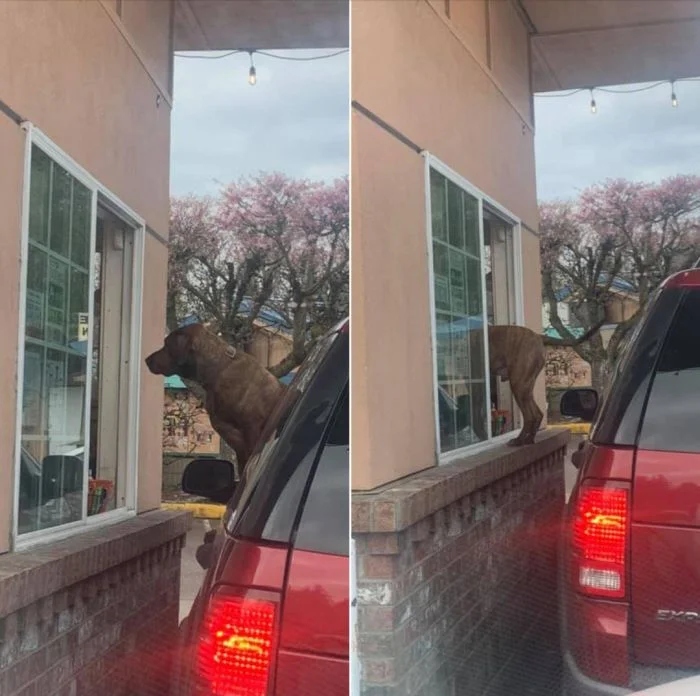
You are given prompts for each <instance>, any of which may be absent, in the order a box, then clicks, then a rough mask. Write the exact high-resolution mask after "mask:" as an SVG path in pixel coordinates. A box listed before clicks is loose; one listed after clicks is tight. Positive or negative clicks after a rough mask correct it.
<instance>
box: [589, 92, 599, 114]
mask: <svg viewBox="0 0 700 696" xmlns="http://www.w3.org/2000/svg"><path fill="white" fill-rule="evenodd" d="M591 113H592V114H596V113H598V105H597V104H596V103H595V97H594V96H593V88H591Z"/></svg>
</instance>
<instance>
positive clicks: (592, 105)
mask: <svg viewBox="0 0 700 696" xmlns="http://www.w3.org/2000/svg"><path fill="white" fill-rule="evenodd" d="M677 82H700V77H682V78H680V79H677V80H662V81H660V82H654V83H652V84H648V85H644V86H643V87H633V88H631V89H616V88H615V87H580V88H578V89H572V90H569V91H568V92H559V93H556V94H542V93H540V94H535V97H537V98H540V99H548V98H549V99H551V98H555V99H557V98H559V99H561V98H564V97H571V96H573V95H574V94H578V93H579V92H583V91H585V90H588V91H589V92H590V95H591V101H590V108H591V113H592V114H595V113H597V112H598V105H597V103H596V100H595V97H594V96H593V90H596V91H597V92H607V93H608V94H636V93H637V92H647V91H649V90H650V89H655V88H656V87H659V86H660V85H666V84H670V86H671V106H672V107H673V108H674V109H675V108H676V107H677V106H678V96H677V95H676V83H677Z"/></svg>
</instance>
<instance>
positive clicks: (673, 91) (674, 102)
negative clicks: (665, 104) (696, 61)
mask: <svg viewBox="0 0 700 696" xmlns="http://www.w3.org/2000/svg"><path fill="white" fill-rule="evenodd" d="M671 106H672V107H673V108H674V109H675V108H676V107H677V106H678V97H677V96H676V81H675V80H671Z"/></svg>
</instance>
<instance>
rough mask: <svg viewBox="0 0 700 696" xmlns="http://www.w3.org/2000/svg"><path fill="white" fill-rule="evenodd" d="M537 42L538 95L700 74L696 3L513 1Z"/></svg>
mask: <svg viewBox="0 0 700 696" xmlns="http://www.w3.org/2000/svg"><path fill="white" fill-rule="evenodd" d="M514 2H516V4H517V5H519V7H520V9H521V10H522V11H523V14H524V15H525V19H526V21H527V23H528V24H529V29H530V32H531V40H532V91H533V92H549V91H555V90H561V89H576V88H586V87H596V86H602V85H616V84H629V83H635V82H655V81H661V80H669V81H670V80H674V79H680V78H687V77H697V76H698V75H700V49H699V48H698V47H699V46H700V2H697V1H696V0H617V1H611V0H566V2H564V1H563V0H514Z"/></svg>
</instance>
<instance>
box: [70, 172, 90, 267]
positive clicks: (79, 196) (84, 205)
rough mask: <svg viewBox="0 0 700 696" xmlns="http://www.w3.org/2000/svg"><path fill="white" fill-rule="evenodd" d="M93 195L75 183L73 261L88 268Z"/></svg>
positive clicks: (72, 232)
mask: <svg viewBox="0 0 700 696" xmlns="http://www.w3.org/2000/svg"><path fill="white" fill-rule="evenodd" d="M91 203H92V193H91V192H90V189H88V188H86V187H85V186H83V185H82V184H81V183H79V182H78V181H74V182H73V220H72V224H71V259H72V261H73V263H75V264H77V265H79V266H82V267H83V268H87V267H88V258H89V256H90V220H91V216H92V210H91V207H92V206H91Z"/></svg>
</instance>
